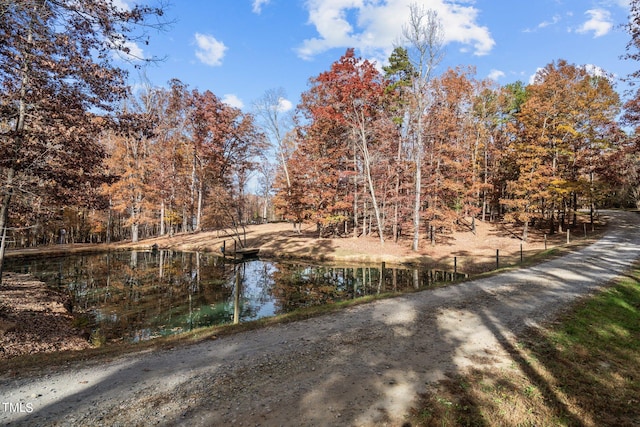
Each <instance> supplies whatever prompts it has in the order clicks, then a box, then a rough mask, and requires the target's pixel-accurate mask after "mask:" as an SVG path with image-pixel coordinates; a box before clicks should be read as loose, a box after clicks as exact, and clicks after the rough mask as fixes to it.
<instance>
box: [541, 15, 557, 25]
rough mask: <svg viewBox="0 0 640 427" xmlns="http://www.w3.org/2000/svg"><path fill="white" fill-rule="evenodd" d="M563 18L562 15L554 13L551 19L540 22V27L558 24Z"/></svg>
mask: <svg viewBox="0 0 640 427" xmlns="http://www.w3.org/2000/svg"><path fill="white" fill-rule="evenodd" d="M561 19H562V18H561V17H560V15H554V16H553V18H551V21H543V22H541V23H539V24H538V28H546V27H550V26H552V25H555V24H557V23H558V22H560V20H561Z"/></svg>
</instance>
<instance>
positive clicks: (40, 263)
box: [6, 250, 455, 341]
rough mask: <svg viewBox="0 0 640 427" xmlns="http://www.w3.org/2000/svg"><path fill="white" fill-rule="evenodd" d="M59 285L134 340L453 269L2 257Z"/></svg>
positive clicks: (413, 282)
mask: <svg viewBox="0 0 640 427" xmlns="http://www.w3.org/2000/svg"><path fill="white" fill-rule="evenodd" d="M6 268H7V271H15V272H22V273H31V274H33V275H35V276H36V277H38V278H40V279H41V280H43V281H45V282H46V283H48V284H49V285H50V286H53V287H57V288H60V289H63V290H66V291H67V292H69V293H70V295H71V296H72V297H73V300H74V311H76V312H80V313H84V314H85V315H88V316H89V317H90V318H91V319H92V321H93V322H94V324H93V327H94V328H95V329H98V328H99V330H100V332H101V334H102V335H103V336H104V337H105V338H107V339H108V340H128V341H139V340H146V339H151V338H154V337H158V336H162V335H168V334H173V333H179V332H183V331H188V330H191V329H194V328H199V327H205V326H211V325H222V324H227V323H238V322H246V321H250V320H255V319H258V318H262V317H268V316H273V315H277V314H281V313H286V312H290V311H293V310H296V309H299V308H302V307H309V306H315V305H322V304H330V303H333V302H337V301H343V300H347V299H355V298H359V297H363V296H366V295H374V294H382V293H388V292H403V291H406V290H410V289H416V288H418V289H419V288H424V287H428V286H431V285H432V284H433V283H435V282H438V281H443V280H453V279H455V278H454V277H453V274H452V273H449V272H443V271H434V270H426V269H409V268H389V267H385V266H384V264H382V265H377V266H329V265H310V264H304V263H284V262H272V261H265V260H259V259H255V260H249V261H247V262H244V263H240V264H233V263H229V262H225V261H224V259H222V258H220V257H218V256H215V255H213V254H207V253H196V252H175V251H165V250H154V251H131V252H108V253H100V254H90V255H70V256H65V257H56V258H51V257H47V258H20V259H9V260H8V262H7V266H6Z"/></svg>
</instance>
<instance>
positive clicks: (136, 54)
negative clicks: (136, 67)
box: [106, 40, 145, 62]
mask: <svg viewBox="0 0 640 427" xmlns="http://www.w3.org/2000/svg"><path fill="white" fill-rule="evenodd" d="M118 43H121V44H119V45H118V46H120V47H119V48H116V43H113V42H111V41H109V40H107V41H106V44H107V46H108V47H109V48H110V49H112V56H113V58H114V59H121V60H123V61H132V62H136V61H142V60H144V59H145V55H144V51H143V50H142V48H141V47H140V46H139V45H138V44H137V43H134V42H132V41H125V42H120V41H119V42H118ZM122 49H128V51H129V52H128V53H127V52H125V51H124V50H122Z"/></svg>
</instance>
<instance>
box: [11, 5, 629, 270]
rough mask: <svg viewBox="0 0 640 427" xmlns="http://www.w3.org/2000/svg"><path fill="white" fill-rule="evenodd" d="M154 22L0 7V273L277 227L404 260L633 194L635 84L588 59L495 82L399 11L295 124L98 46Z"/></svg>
mask: <svg viewBox="0 0 640 427" xmlns="http://www.w3.org/2000/svg"><path fill="white" fill-rule="evenodd" d="M163 15H164V11H163V10H162V9H161V8H152V7H147V6H137V7H136V8H134V9H132V10H121V9H118V8H117V7H115V6H114V5H113V3H112V2H109V1H106V0H88V1H84V2H76V1H72V0H59V1H41V0H24V1H20V2H16V1H12V0H0V16H2V19H1V20H0V40H1V42H0V86H1V87H2V92H1V93H0V181H1V184H0V232H1V233H2V234H1V239H2V240H1V242H2V244H1V247H0V266H1V265H2V257H3V254H4V251H5V249H6V248H7V247H32V246H38V245H48V244H54V243H107V242H113V241H120V240H125V239H128V240H132V241H134V242H135V241H138V240H139V239H144V238H147V237H151V236H160V235H166V234H175V233H184V232H198V231H201V230H211V229H220V228H226V227H238V226H240V225H243V224H248V223H255V222H264V221H282V220H285V221H290V222H291V223H292V224H293V227H294V228H295V227H296V226H299V225H300V224H301V223H303V222H310V223H313V224H316V225H317V231H318V235H319V236H321V237H358V236H363V235H365V236H374V237H375V238H376V239H379V241H380V243H381V244H383V243H384V242H385V240H398V239H405V240H406V241H407V244H408V245H411V247H412V248H413V249H414V250H418V248H419V247H420V246H421V245H427V244H438V241H439V239H440V238H441V237H442V236H446V235H447V234H448V233H450V232H452V231H453V230H455V229H457V228H467V229H473V227H474V226H475V222H476V221H503V222H507V223H511V224H515V225H517V226H518V228H519V230H521V236H520V237H521V238H522V239H523V240H524V241H526V239H527V234H528V231H529V229H530V228H531V227H536V228H544V229H547V230H548V232H549V233H553V232H554V231H557V230H562V229H565V228H566V227H571V226H572V225H575V222H576V217H577V212H578V210H581V209H584V210H586V211H587V212H589V213H590V214H591V220H592V221H593V214H594V212H595V210H596V209H598V208H602V207H630V206H632V207H635V206H636V204H637V203H638V202H639V201H640V158H639V156H638V138H637V133H636V128H637V126H638V124H639V123H640V93H638V92H636V93H630V94H619V93H618V92H617V91H616V88H615V84H614V81H615V79H614V76H612V75H608V74H606V72H604V71H602V70H599V69H596V68H594V67H592V66H587V65H580V64H571V63H568V62H567V61H565V60H563V59H557V60H555V61H553V62H551V63H549V64H547V65H546V66H545V67H544V68H542V69H540V70H539V71H538V73H537V74H536V76H535V79H534V80H533V82H531V83H528V84H526V83H524V82H520V81H517V82H514V83H511V84H507V85H504V86H500V85H498V84H497V83H496V82H494V81H492V80H488V79H480V78H478V77H477V76H476V74H475V70H474V69H473V67H471V66H460V67H456V68H449V69H446V70H445V69H442V68H441V67H440V65H441V62H442V59H443V55H444V50H443V29H442V25H441V23H440V21H439V18H438V16H437V14H436V13H435V12H434V11H432V10H424V9H422V8H420V7H418V6H412V7H411V19H410V21H409V22H408V23H407V24H406V26H405V27H404V28H403V45H399V46H397V47H396V48H395V49H394V51H393V52H392V54H391V55H390V57H389V59H388V63H387V64H386V65H384V66H379V65H378V64H375V63H373V62H370V61H369V60H367V59H365V58H360V57H358V56H356V54H355V50H354V49H348V50H347V51H346V52H345V53H344V55H342V56H341V57H340V58H338V59H337V60H336V61H335V62H334V63H333V64H331V65H330V67H329V69H327V70H326V71H324V72H322V73H320V74H319V75H317V76H313V77H310V79H309V88H308V90H307V91H306V92H304V93H303V94H302V95H301V101H300V104H299V105H298V107H297V108H296V110H295V112H294V114H291V115H289V114H287V113H285V112H284V111H282V110H281V109H280V108H279V100H280V99H281V98H282V93H281V90H280V89H272V90H268V91H266V92H265V93H264V94H263V96H262V97H261V98H259V99H258V100H257V101H256V102H255V104H254V108H253V112H251V113H247V112H243V111H242V110H240V109H238V108H234V107H232V106H230V105H227V104H225V103H224V102H222V100H221V98H219V97H218V96H217V95H216V94H214V93H212V92H211V91H208V90H207V91H201V90H196V89H190V88H189V87H188V86H187V85H185V84H184V83H182V82H181V81H180V80H177V79H174V80H171V81H170V82H168V83H167V85H166V86H162V87H157V86H153V85H152V84H151V83H147V84H145V85H143V87H142V88H136V89H135V90H134V89H133V88H132V87H131V85H130V84H129V83H128V77H127V73H126V72H125V71H124V70H123V69H121V68H119V67H118V66H117V65H115V62H114V59H113V58H114V56H113V55H114V51H116V52H119V53H120V54H122V55H125V56H126V55H128V54H131V50H130V48H129V45H128V43H129V42H130V41H132V40H144V38H145V37H147V33H146V32H145V29H147V30H148V29H150V28H155V27H160V26H162V25H163V21H162V19H163ZM626 28H627V31H628V33H629V36H630V41H629V44H628V46H627V50H626V52H620V55H621V56H623V57H625V58H626V59H627V60H629V61H637V60H638V58H639V56H638V55H640V50H639V47H640V2H638V1H635V0H634V1H632V2H631V15H630V18H629V23H628V25H627V27H626ZM141 29H142V30H141ZM154 60H156V59H146V60H145V61H154ZM638 73H640V71H639V72H638ZM637 77H638V75H631V76H629V80H633V79H637ZM623 95H625V99H626V101H623ZM252 180H253V181H254V182H256V183H257V185H254V188H253V189H250V188H249V182H250V181H252ZM298 229H299V228H298Z"/></svg>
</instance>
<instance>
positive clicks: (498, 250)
mask: <svg viewBox="0 0 640 427" xmlns="http://www.w3.org/2000/svg"><path fill="white" fill-rule="evenodd" d="M499 268H500V249H496V270H497V269H499Z"/></svg>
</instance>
